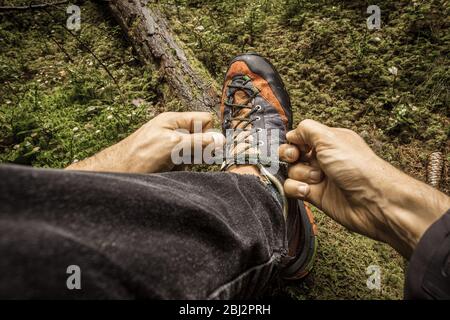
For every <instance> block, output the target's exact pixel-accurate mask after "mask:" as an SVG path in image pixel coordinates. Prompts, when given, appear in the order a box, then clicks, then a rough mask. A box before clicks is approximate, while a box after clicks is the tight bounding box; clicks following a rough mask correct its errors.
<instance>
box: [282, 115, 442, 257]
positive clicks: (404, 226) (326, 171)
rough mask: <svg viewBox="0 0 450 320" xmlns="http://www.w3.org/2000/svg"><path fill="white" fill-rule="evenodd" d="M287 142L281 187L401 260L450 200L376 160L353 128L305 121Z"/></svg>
mask: <svg viewBox="0 0 450 320" xmlns="http://www.w3.org/2000/svg"><path fill="white" fill-rule="evenodd" d="M287 140H288V141H289V142H290V143H291V144H289V145H287V144H285V145H282V146H281V147H280V158H281V159H282V160H284V161H287V162H289V163H291V164H292V165H291V166H290V168H289V172H288V175H289V178H288V179H287V180H286V182H285V185H284V189H285V192H286V194H287V195H288V196H290V197H294V198H299V199H304V200H306V201H308V202H310V203H312V204H313V205H315V206H316V207H318V208H319V209H321V210H323V211H324V212H325V213H327V214H328V215H329V216H330V217H331V218H333V219H334V220H336V221H337V222H339V223H340V224H342V225H343V226H345V227H346V228H348V229H350V230H352V231H355V232H358V233H361V234H363V235H366V236H369V237H370V238H373V239H376V240H381V241H384V242H387V243H389V244H391V245H392V246H393V247H394V248H396V249H397V250H398V251H399V252H400V253H402V254H403V255H405V256H409V255H410V254H411V252H412V250H413V249H414V247H415V245H416V244H417V242H418V241H419V239H420V237H421V236H422V234H423V233H424V232H425V230H426V229H427V228H428V227H429V226H430V225H431V224H432V223H433V222H434V221H435V220H437V219H438V218H439V216H440V215H442V214H443V213H445V211H446V210H447V209H448V208H449V207H450V200H449V199H450V198H449V197H447V196H446V195H444V194H443V193H441V192H439V191H437V190H436V189H433V188H431V187H429V186H428V185H426V184H424V183H422V182H419V181H417V180H415V179H413V178H411V177H409V176H407V175H406V174H404V173H402V172H401V171H399V170H397V169H396V168H394V167H393V166H391V165H390V164H388V163H387V162H386V161H384V160H382V159H381V158H379V157H378V156H377V155H375V153H374V152H373V151H372V150H371V149H370V147H369V146H368V145H367V144H366V143H365V142H364V140H363V139H362V138H361V137H360V136H359V135H358V134H356V133H355V132H353V131H351V130H348V129H341V128H330V127H328V126H325V125H323V124H320V123H318V122H316V121H313V120H304V121H302V122H301V123H300V124H299V126H298V127H297V128H296V129H295V130H292V131H290V132H288V134H287ZM425 195H426V196H425ZM429 198H432V199H431V200H430V199H429ZM435 200H437V201H435ZM436 204H438V205H436Z"/></svg>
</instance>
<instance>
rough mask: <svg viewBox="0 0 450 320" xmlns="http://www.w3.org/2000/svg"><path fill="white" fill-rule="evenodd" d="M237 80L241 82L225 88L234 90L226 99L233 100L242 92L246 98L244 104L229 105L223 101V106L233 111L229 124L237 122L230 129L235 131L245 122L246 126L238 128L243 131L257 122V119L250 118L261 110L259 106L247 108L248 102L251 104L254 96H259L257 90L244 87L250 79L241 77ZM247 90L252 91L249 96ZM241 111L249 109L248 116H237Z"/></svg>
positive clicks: (229, 103)
mask: <svg viewBox="0 0 450 320" xmlns="http://www.w3.org/2000/svg"><path fill="white" fill-rule="evenodd" d="M238 79H242V80H243V82H242V83H238V84H229V85H228V86H227V88H231V89H234V90H230V92H229V94H228V99H229V100H233V99H234V94H235V93H236V92H237V91H242V92H244V93H245V94H246V95H247V96H248V97H247V100H246V101H245V102H244V103H231V102H228V101H225V106H227V107H230V108H232V109H233V112H232V114H231V119H230V120H229V121H231V122H233V121H237V123H236V125H235V126H233V127H232V129H236V128H237V127H239V125H241V124H242V123H244V122H245V123H246V124H245V125H244V126H243V127H241V128H240V129H242V130H245V129H246V128H247V127H248V126H249V125H251V124H252V123H253V122H254V121H256V120H257V118H255V119H251V118H250V116H251V115H252V114H254V113H255V112H258V111H259V110H261V106H259V105H257V106H252V107H250V106H249V104H250V102H252V100H253V99H254V98H256V96H257V95H258V94H259V90H258V89H257V88H254V87H253V88H252V89H250V88H248V87H246V85H247V84H248V83H249V82H250V81H251V79H250V78H249V77H248V76H241V77H239V78H238ZM249 90H251V91H252V93H251V94H248V91H249ZM242 109H251V110H250V112H249V113H248V114H246V115H245V117H242V116H239V113H240V112H241V111H242Z"/></svg>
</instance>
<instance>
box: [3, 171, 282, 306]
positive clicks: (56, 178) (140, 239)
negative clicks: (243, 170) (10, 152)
mask: <svg viewBox="0 0 450 320" xmlns="http://www.w3.org/2000/svg"><path fill="white" fill-rule="evenodd" d="M285 247H286V241H285V226H284V220H283V217H282V212H281V207H280V205H279V204H278V202H277V201H276V200H275V198H274V197H272V195H271V193H270V191H269V190H268V188H267V187H266V186H264V185H263V184H262V183H261V182H260V181H259V180H258V179H257V178H256V177H253V176H242V175H236V174H230V173H190V172H171V173H164V174H152V175H127V174H106V173H83V172H70V171H61V170H43V169H31V168H27V167H19V166H0V298H64V299H65V298H69V299H72V298H75V299H76V298H114V299H115V298H118V299H128V298H158V299H159V298H160V299H205V298H208V299H228V298H248V297H255V296H257V295H258V294H259V293H261V292H262V291H263V290H264V288H265V287H266V286H267V285H268V283H269V282H270V281H271V279H272V278H273V276H274V274H276V271H277V261H279V259H280V258H281V256H282V254H283V253H284V252H285ZM71 265H76V266H79V267H80V270H81V290H77V289H74V290H69V289H68V288H67V285H66V280H67V279H68V277H69V276H70V275H71V274H70V273H69V274H68V273H66V271H67V268H68V266H71Z"/></svg>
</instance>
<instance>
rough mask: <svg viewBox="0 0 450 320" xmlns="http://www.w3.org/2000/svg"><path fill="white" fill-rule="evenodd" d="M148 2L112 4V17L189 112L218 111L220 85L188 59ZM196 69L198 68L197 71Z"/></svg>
mask: <svg viewBox="0 0 450 320" xmlns="http://www.w3.org/2000/svg"><path fill="white" fill-rule="evenodd" d="M147 3H148V0H110V1H108V2H107V4H108V7H109V8H110V10H111V12H112V15H113V16H114V17H115V19H116V20H117V21H118V23H119V24H120V26H121V27H122V29H123V30H124V31H125V33H126V34H127V35H128V38H129V39H130V42H131V43H132V45H133V47H134V48H135V50H136V52H137V53H138V56H139V58H140V60H141V61H142V62H143V63H148V64H150V63H151V64H154V63H157V64H159V66H160V68H161V73H162V75H163V77H164V80H165V81H166V82H167V83H168V84H169V86H170V87H171V89H172V90H173V92H174V94H175V95H176V96H177V97H178V98H179V99H180V100H181V102H182V103H183V104H184V106H185V107H186V108H187V109H189V110H203V111H211V110H214V111H217V106H218V102H219V99H218V94H217V91H216V88H217V85H216V84H215V81H214V80H213V79H212V78H211V76H210V75H209V73H208V72H207V71H206V70H202V69H203V67H202V66H201V63H199V62H198V61H194V60H193V59H194V58H192V59H190V61H188V59H187V58H186V54H185V52H184V50H183V49H182V48H181V46H180V45H179V44H177V42H176V40H175V37H174V36H173V35H172V33H171V32H170V28H169V25H168V22H167V20H166V19H165V17H164V16H163V15H162V14H161V13H160V12H159V11H158V10H156V9H152V8H149V7H147ZM193 66H196V67H195V69H194V67H193Z"/></svg>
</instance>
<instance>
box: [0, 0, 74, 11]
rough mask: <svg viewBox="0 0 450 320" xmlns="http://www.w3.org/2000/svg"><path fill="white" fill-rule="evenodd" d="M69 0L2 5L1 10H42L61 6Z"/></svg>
mask: <svg viewBox="0 0 450 320" xmlns="http://www.w3.org/2000/svg"><path fill="white" fill-rule="evenodd" d="M68 2H69V1H67V0H66V1H58V2H52V3H41V4H29V5H28V6H17V7H15V6H0V12H9V11H26V10H41V9H44V8H47V7H53V6H59V5H62V4H66V3H68Z"/></svg>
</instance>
